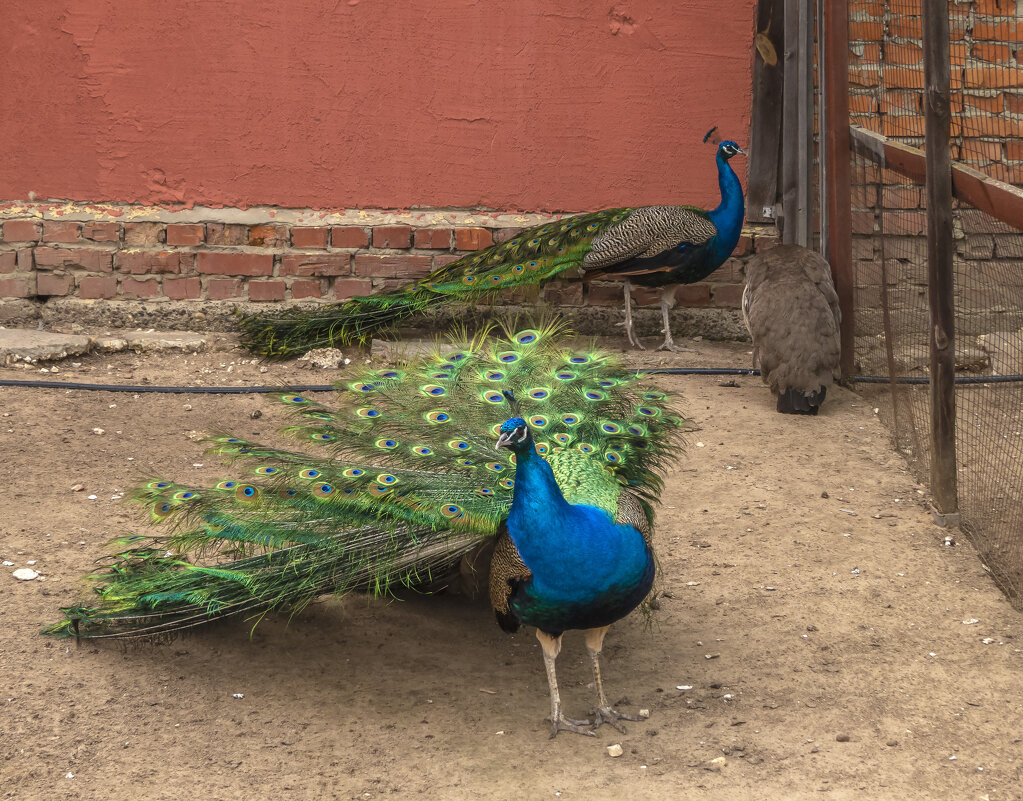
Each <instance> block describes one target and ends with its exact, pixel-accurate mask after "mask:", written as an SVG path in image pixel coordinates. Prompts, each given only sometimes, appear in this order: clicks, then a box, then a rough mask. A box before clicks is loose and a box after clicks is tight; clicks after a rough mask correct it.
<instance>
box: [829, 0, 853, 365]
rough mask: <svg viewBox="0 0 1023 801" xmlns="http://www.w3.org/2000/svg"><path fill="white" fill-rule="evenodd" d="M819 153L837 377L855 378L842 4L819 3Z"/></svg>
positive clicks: (833, 1)
mask: <svg viewBox="0 0 1023 801" xmlns="http://www.w3.org/2000/svg"><path fill="white" fill-rule="evenodd" d="M823 6H824V8H823V11H824V36H823V37H822V41H823V42H824V46H823V48H822V52H823V55H822V57H821V58H820V63H821V64H823V65H824V97H825V109H824V116H823V119H824V125H823V128H824V131H823V133H824V136H822V137H821V141H822V142H824V143H825V147H824V152H825V153H826V154H827V181H826V184H825V194H826V201H827V204H826V208H827V212H826V214H825V210H824V209H821V219H822V220H823V219H824V218H825V217H826V218H827V221H828V225H827V232H828V235H827V248H828V250H827V254H826V255H827V259H828V262H829V263H830V264H831V276H832V278H833V279H834V281H835V292H837V293H838V305H839V308H840V309H841V310H842V361H841V365H842V377H843V378H845V379H851V378H852V377H853V376H854V375H855V373H856V365H855V361H856V316H855V314H856V310H855V305H854V302H853V298H854V296H855V293H854V287H855V281H854V276H853V266H852V226H851V223H852V201H851V197H850V193H851V189H850V183H851V177H850V173H851V166H850V159H851V158H852V156H851V153H850V150H849V9H848V0H824V2H823Z"/></svg>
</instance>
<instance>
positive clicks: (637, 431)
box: [629, 425, 647, 437]
mask: <svg viewBox="0 0 1023 801" xmlns="http://www.w3.org/2000/svg"><path fill="white" fill-rule="evenodd" d="M629 433H630V434H633V435H634V436H637V437H645V436H646V435H647V430H646V428H644V427H643V426H637V425H631V426H629Z"/></svg>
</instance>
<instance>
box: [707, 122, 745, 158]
mask: <svg viewBox="0 0 1023 801" xmlns="http://www.w3.org/2000/svg"><path fill="white" fill-rule="evenodd" d="M717 129H718V127H717V126H716V125H715V126H714V127H713V128H711V129H710V130H709V131H707V133H706V134H704V137H703V141H704V142H710V143H711V144H713V145H717V146H718V156H720V157H721V158H722V160H724V161H728V159H730V158H731V157H732V156H738V155H739V154H740V153H742V155H744V156H745V155H746V151H745V150H743V149H742V148H741V147H739V145H738V144H737V143H736V142H733V141H732V140H731V139H725V140H722V139H721V137H720V136H719V135H718V134H717V133H715V131H717Z"/></svg>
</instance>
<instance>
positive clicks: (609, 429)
mask: <svg viewBox="0 0 1023 801" xmlns="http://www.w3.org/2000/svg"><path fill="white" fill-rule="evenodd" d="M600 428H601V430H602V431H604V432H605V433H607V434H620V433H621V431H622V427H621V426H620V425H618V423H601V424H600Z"/></svg>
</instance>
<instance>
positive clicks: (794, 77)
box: [781, 0, 800, 245]
mask: <svg viewBox="0 0 1023 801" xmlns="http://www.w3.org/2000/svg"><path fill="white" fill-rule="evenodd" d="M799 3H800V0H785V55H784V57H783V59H782V83H783V88H782V126H781V208H782V225H781V240H782V242H784V243H785V244H787V245H791V244H794V243H796V216H797V214H798V211H797V205H798V193H799V155H798V152H797V150H796V145H797V143H798V142H799Z"/></svg>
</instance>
